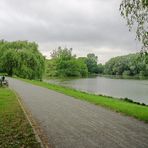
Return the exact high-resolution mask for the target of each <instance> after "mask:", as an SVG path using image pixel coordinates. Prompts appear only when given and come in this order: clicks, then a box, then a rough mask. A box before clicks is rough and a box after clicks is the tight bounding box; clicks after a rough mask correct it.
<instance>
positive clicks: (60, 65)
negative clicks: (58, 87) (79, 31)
mask: <svg viewBox="0 0 148 148" xmlns="http://www.w3.org/2000/svg"><path fill="white" fill-rule="evenodd" d="M97 60H98V58H97V56H95V54H93V53H90V54H88V55H87V57H79V58H77V57H76V55H73V54H72V48H70V49H68V48H64V49H62V48H61V47H59V48H58V49H57V50H53V51H52V53H51V59H50V60H47V62H46V75H47V76H53V77H85V76H87V75H88V74H95V73H96V74H97V73H98V72H99V70H98V65H97Z"/></svg>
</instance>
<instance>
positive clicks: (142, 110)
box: [21, 79, 148, 122]
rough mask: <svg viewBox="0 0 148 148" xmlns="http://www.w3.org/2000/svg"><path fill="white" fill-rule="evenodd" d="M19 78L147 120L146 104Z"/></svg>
mask: <svg viewBox="0 0 148 148" xmlns="http://www.w3.org/2000/svg"><path fill="white" fill-rule="evenodd" d="M21 80H23V81H25V82H29V83H31V84H34V85H38V86H41V87H45V88H48V89H51V90H54V91H57V92H60V93H63V94H66V95H69V96H72V97H74V98H77V99H80V100H84V101H88V102H90V103H93V104H95V105H101V106H103V107H107V108H109V109H112V110H114V111H116V112H121V113H123V114H125V115H128V116H132V117H135V118H137V119H139V120H143V121H145V122H148V106H143V105H139V104H135V103H132V102H127V101H124V100H120V99H117V98H112V97H107V96H101V95H94V94H89V93H85V92H82V91H78V90H75V89H72V88H68V87H63V86H59V85H55V84H49V83H46V82H41V81H35V80H27V79H21Z"/></svg>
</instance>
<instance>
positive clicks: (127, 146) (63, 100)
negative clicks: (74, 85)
mask: <svg viewBox="0 0 148 148" xmlns="http://www.w3.org/2000/svg"><path fill="white" fill-rule="evenodd" d="M9 83H10V87H12V88H13V89H14V90H15V91H16V92H17V93H18V94H19V95H20V96H21V97H22V100H23V102H24V103H25V105H26V106H27V107H28V108H29V110H30V111H31V112H32V115H33V117H34V118H35V119H37V120H38V122H39V123H40V126H41V128H42V129H44V131H45V133H46V134H47V136H48V139H49V143H50V144H51V145H52V146H53V147H56V148H148V124H145V123H143V122H141V121H138V120H136V119H133V118H130V117H127V116H123V115H120V114H119V113H115V112H113V111H110V110H108V109H105V108H103V107H100V106H95V105H93V104H90V103H87V102H85V101H84V102H83V101H80V100H77V99H74V98H72V97H69V96H66V95H63V94H60V93H57V92H55V91H51V90H48V89H46V88H42V87H39V86H34V85H31V84H28V83H26V82H22V81H20V80H16V79H12V78H9Z"/></svg>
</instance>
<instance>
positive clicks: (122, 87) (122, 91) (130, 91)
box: [47, 76, 148, 104]
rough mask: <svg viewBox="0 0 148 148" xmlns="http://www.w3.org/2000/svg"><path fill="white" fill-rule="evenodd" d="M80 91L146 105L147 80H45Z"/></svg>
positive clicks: (98, 78) (96, 78) (104, 78)
mask: <svg viewBox="0 0 148 148" xmlns="http://www.w3.org/2000/svg"><path fill="white" fill-rule="evenodd" d="M47 81H48V82H50V83H55V84H60V85H62V86H67V87H71V88H75V89H78V90H81V91H86V92H91V93H95V94H102V95H107V96H113V97H117V98H126V97H127V98H129V99H132V100H133V101H136V102H140V103H145V104H148V80H133V79H111V78H106V77H99V76H98V77H94V78H80V79H71V80H47Z"/></svg>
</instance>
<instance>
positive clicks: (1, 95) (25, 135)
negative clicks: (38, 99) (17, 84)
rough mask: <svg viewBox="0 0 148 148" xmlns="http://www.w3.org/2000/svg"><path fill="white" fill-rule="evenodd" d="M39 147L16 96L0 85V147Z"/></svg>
mask: <svg viewBox="0 0 148 148" xmlns="http://www.w3.org/2000/svg"><path fill="white" fill-rule="evenodd" d="M21 147H22V148H25V147H28V148H29V147H30V148H40V144H39V143H38V142H37V140H36V138H35V135H34V133H33V130H32V127H31V125H30V124H29V122H28V120H27V119H26V117H25V115H24V112H23V111H22V109H21V107H20V104H19V102H18V99H17V96H16V95H15V94H14V93H13V92H12V91H11V90H10V89H8V88H1V87H0V148H21Z"/></svg>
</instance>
